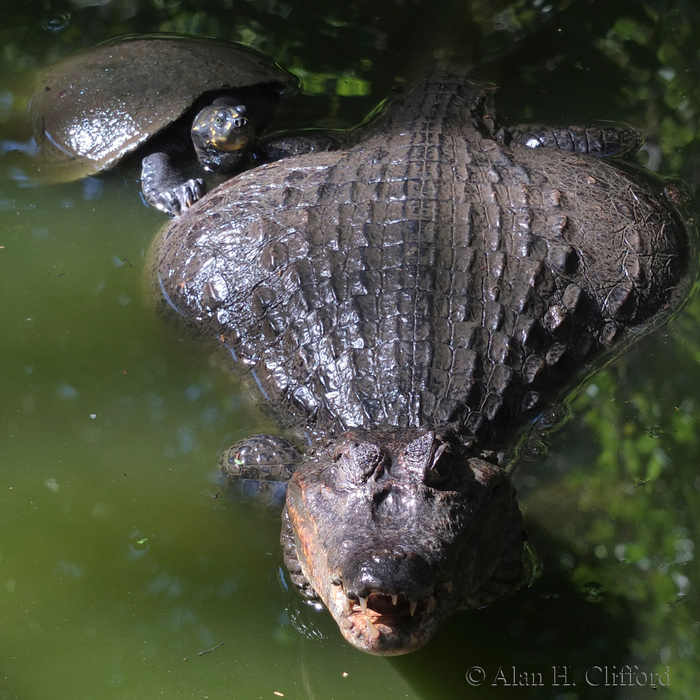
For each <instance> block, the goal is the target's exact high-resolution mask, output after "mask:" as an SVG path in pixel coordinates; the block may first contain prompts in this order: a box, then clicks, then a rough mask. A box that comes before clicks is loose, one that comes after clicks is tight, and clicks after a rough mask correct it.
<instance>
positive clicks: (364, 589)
mask: <svg viewBox="0 0 700 700" xmlns="http://www.w3.org/2000/svg"><path fill="white" fill-rule="evenodd" d="M341 578H342V581H343V585H344V588H345V592H346V595H348V597H350V598H358V599H359V598H367V597H368V596H369V595H370V594H371V593H378V594H383V595H386V596H391V595H398V594H401V593H403V594H404V595H405V596H406V597H407V598H409V599H412V600H417V599H420V598H426V597H428V596H429V595H431V593H432V589H433V587H434V580H435V578H434V572H433V569H432V567H431V565H430V564H429V563H428V562H427V561H426V560H425V559H424V558H423V557H421V556H420V555H419V554H416V553H414V552H409V553H406V552H405V551H404V550H403V549H402V548H401V547H395V548H394V547H391V548H389V547H375V548H374V549H373V551H371V552H367V553H365V552H362V551H360V552H359V553H358V554H356V555H355V556H353V557H352V558H351V559H350V560H349V561H346V562H345V563H344V566H343V568H342V570H341Z"/></svg>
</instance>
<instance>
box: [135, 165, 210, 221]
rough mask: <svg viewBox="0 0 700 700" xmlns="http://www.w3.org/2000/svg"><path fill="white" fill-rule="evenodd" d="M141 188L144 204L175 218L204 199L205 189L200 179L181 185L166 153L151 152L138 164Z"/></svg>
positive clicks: (176, 171)
mask: <svg viewBox="0 0 700 700" xmlns="http://www.w3.org/2000/svg"><path fill="white" fill-rule="evenodd" d="M141 189H142V191H143V195H144V197H145V199H146V201H147V202H148V203H149V204H150V205H151V206H152V207H155V208H156V209H158V210H160V211H162V212H165V213H166V214H170V215H171V216H179V215H180V214H182V212H183V211H185V209H188V208H189V207H191V206H192V205H193V204H194V203H195V202H196V201H197V200H199V199H201V198H202V197H203V196H204V193H205V192H206V190H207V186H206V185H205V183H204V180H202V179H201V178H191V179H189V180H185V181H184V182H183V180H182V175H181V174H180V172H179V171H178V170H177V169H176V168H175V167H173V165H172V164H171V162H170V157H169V156H168V154H166V153H161V152H156V153H151V154H150V155H148V156H146V157H145V158H144V159H143V162H142V165H141Z"/></svg>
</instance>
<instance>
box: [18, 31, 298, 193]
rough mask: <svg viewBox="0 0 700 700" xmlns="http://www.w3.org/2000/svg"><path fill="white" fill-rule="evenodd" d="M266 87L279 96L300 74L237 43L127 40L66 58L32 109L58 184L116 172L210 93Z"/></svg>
mask: <svg viewBox="0 0 700 700" xmlns="http://www.w3.org/2000/svg"><path fill="white" fill-rule="evenodd" d="M256 85H260V86H262V85H264V86H266V87H267V88H268V89H273V90H275V91H277V92H278V93H279V95H280V97H285V96H288V95H291V94H294V93H295V92H296V91H297V89H298V81H297V79H296V77H295V76H293V75H292V74H291V73H289V72H287V71H285V70H284V69H283V68H281V67H280V66H279V65H277V64H276V63H275V62H274V61H273V60H272V59H271V58H270V57H269V56H266V55H264V54H261V53H259V52H257V51H254V50H252V49H249V48H247V47H245V46H242V45H240V44H235V43H232V42H222V41H216V40H214V39H204V38H195V37H182V36H177V35H156V36H137V37H123V38H121V39H116V40H111V41H108V42H106V43H103V44H98V45H97V46H94V47H92V48H90V49H87V50H85V51H80V52H78V53H75V54H73V55H72V56H69V57H68V58H66V59H64V60H63V61H61V62H60V63H58V64H57V65H56V66H54V67H53V68H52V69H51V70H50V71H49V72H48V73H47V74H46V75H45V76H44V77H43V78H42V80H41V83H40V85H39V86H38V87H37V90H36V92H35V94H34V97H33V99H32V102H31V107H30V116H31V120H32V123H33V128H34V137H35V139H36V142H37V145H38V146H39V149H40V153H41V154H42V157H43V159H44V160H45V161H46V162H48V163H51V164H54V165H61V166H65V167H61V168H60V171H61V175H60V179H66V180H70V179H77V178H79V177H83V176H85V175H90V174H92V173H95V172H98V171H100V170H104V169H107V168H110V167H112V166H114V165H115V164H116V163H117V162H118V161H119V160H120V159H122V158H123V157H124V156H126V155H128V154H129V153H132V152H133V151H135V150H136V149H137V148H138V147H139V146H140V145H141V144H143V143H144V142H145V141H147V140H148V139H150V138H151V137H152V136H154V135H155V134H157V133H158V132H160V131H162V130H163V129H165V128H166V127H168V126H169V125H170V124H172V123H173V122H174V121H176V120H177V119H179V118H180V117H181V116H182V115H183V114H185V112H187V110H189V109H190V108H191V107H192V105H193V104H194V102H195V101H196V100H197V99H198V98H199V97H201V96H202V95H204V94H205V93H210V92H211V93H216V92H219V91H225V90H236V89H241V88H247V87H253V86H256Z"/></svg>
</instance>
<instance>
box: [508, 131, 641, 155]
mask: <svg viewBox="0 0 700 700" xmlns="http://www.w3.org/2000/svg"><path fill="white" fill-rule="evenodd" d="M498 139H499V140H501V141H502V142H503V143H505V144H506V145H515V146H527V147H528V148H556V149H558V150H560V151H568V152H569V153H585V154H587V155H589V156H596V157H598V158H607V157H609V156H624V155H629V154H631V153H634V152H635V151H637V150H638V149H639V147H640V146H641V145H642V137H641V135H640V134H639V132H638V131H636V130H635V129H633V128H632V127H627V126H622V125H618V124H605V125H600V126H562V127H551V126H542V125H539V124H520V125H517V126H514V127H512V128H509V129H501V130H500V131H499V132H498Z"/></svg>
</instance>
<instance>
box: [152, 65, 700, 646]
mask: <svg viewBox="0 0 700 700" xmlns="http://www.w3.org/2000/svg"><path fill="white" fill-rule="evenodd" d="M492 95H493V88H492V87H489V86H484V85H479V84H474V83H472V82H470V81H469V80H468V79H467V78H466V77H465V74H463V73H462V72H455V71H451V70H449V69H440V68H435V69H433V70H432V71H431V72H430V73H429V74H428V75H427V77H425V78H424V79H423V80H421V81H420V82H418V83H416V85H415V86H414V87H413V88H411V89H408V90H406V91H405V92H404V93H403V94H401V95H400V96H398V97H397V98H396V99H394V101H393V102H391V104H390V105H389V106H388V107H387V108H386V109H385V110H384V111H383V113H381V114H380V115H379V116H378V117H377V118H375V120H374V121H373V122H371V123H370V124H369V125H368V126H365V127H363V128H361V129H359V130H358V131H357V132H356V133H355V134H354V135H353V136H352V137H351V139H350V143H349V144H348V145H346V146H344V147H343V148H342V149H341V150H336V151H331V152H313V153H309V154H306V155H300V156H295V157H290V158H285V159H282V160H280V161H278V162H274V163H270V164H268V165H263V166H262V167H259V168H256V169H254V170H251V171H248V172H246V173H243V174H241V175H240V176H238V177H236V178H234V179H232V180H230V181H228V182H226V183H225V184H223V185H222V186H220V187H219V188H218V189H216V190H214V191H213V192H211V193H210V194H209V195H208V196H207V197H206V198H204V199H203V200H202V201H200V202H198V203H197V204H196V205H195V206H194V207H192V209H190V210H189V211H188V212H186V213H185V214H184V215H182V216H181V217H180V218H179V219H176V220H175V221H173V222H172V223H171V224H170V225H169V226H168V227H167V228H166V229H165V230H164V232H163V233H162V234H161V235H160V237H159V240H158V242H157V247H156V253H155V257H156V262H155V275H154V276H155V279H156V280H157V282H156V284H157V285H159V290H160V294H161V300H162V301H161V304H162V306H163V307H164V308H165V307H167V308H169V309H175V310H176V311H177V312H178V314H180V315H181V316H184V317H185V318H187V319H191V320H192V321H194V322H195V323H196V324H197V325H198V326H199V328H200V329H201V330H202V331H204V332H205V333H206V334H210V335H211V336H213V337H216V338H218V339H219V340H220V342H221V343H223V345H224V346H226V348H227V349H228V350H229V351H230V353H231V354H232V355H233V357H234V359H236V360H237V362H239V363H241V364H242V365H244V366H245V367H247V368H249V370H250V375H251V376H252V377H253V378H254V379H255V382H256V383H257V385H258V387H259V392H260V394H262V397H263V398H264V399H265V400H267V401H268V402H270V403H271V405H273V406H274V407H275V409H276V411H277V413H278V415H279V416H280V419H281V421H282V422H283V424H284V425H285V426H286V428H287V430H288V431H289V433H288V435H289V436H290V437H292V439H293V440H295V441H296V443H297V444H301V442H302V440H300V439H299V436H304V441H305V442H306V447H305V448H304V449H303V451H302V454H303V456H301V457H299V456H298V455H299V453H298V452H297V451H296V448H295V447H294V446H293V445H292V443H291V442H289V441H287V440H285V439H282V438H272V437H270V436H256V437H255V438H252V439H250V440H248V441H244V442H243V443H241V444H239V445H237V446H234V448H232V450H231V451H230V452H229V453H228V454H227V456H226V457H225V459H224V462H225V464H224V467H225V469H226V470H228V471H231V470H234V471H237V472H238V473H239V475H243V476H250V475H251V474H253V475H258V474H260V472H262V473H263V474H267V475H268V476H269V475H272V476H273V477H276V478H280V477H285V476H289V475H290V474H292V472H293V475H292V476H291V480H290V481H289V485H288V489H287V495H286V505H285V508H284V515H283V526H282V536H281V541H282V545H283V549H284V559H285V562H286V565H287V567H288V568H289V570H290V572H291V578H292V580H293V581H294V583H295V584H296V585H297V587H298V588H299V589H300V590H301V592H302V593H303V595H305V596H306V597H307V598H309V599H312V600H318V599H320V600H321V601H322V602H323V603H324V605H325V606H326V607H327V608H328V610H329V611H330V613H331V614H332V615H333V617H334V618H335V620H336V621H337V623H338V625H339V628H340V630H341V632H342V634H343V635H344V636H345V638H346V639H347V640H348V641H349V642H350V643H351V644H353V645H354V646H356V647H357V648H359V649H362V650H364V651H367V652H370V653H373V654H384V655H392V654H403V653H406V652H409V651H412V650H414V649H416V648H418V647H420V646H421V645H423V644H424V643H425V642H426V641H428V640H429V639H431V638H432V637H433V635H434V633H435V631H436V630H437V629H438V628H439V627H440V625H441V624H442V623H443V622H444V621H445V620H446V619H447V618H448V617H449V616H450V615H451V614H452V613H453V612H454V611H455V610H457V609H458V608H460V607H478V606H482V605H485V604H487V603H490V602H493V601H495V600H497V599H499V598H502V597H504V596H506V595H508V594H510V593H511V592H513V591H514V590H516V589H517V588H518V587H519V586H520V585H522V584H523V582H528V581H529V580H530V578H531V574H532V555H531V552H530V551H529V549H528V547H527V546H526V545H525V536H524V533H523V525H522V518H521V514H520V511H519V508H518V505H517V502H516V498H515V491H514V489H513V487H512V485H511V483H510V480H509V477H508V475H507V473H506V471H505V468H504V466H507V456H508V455H509V454H512V453H513V451H514V449H515V448H516V447H517V444H518V441H519V440H521V439H522V437H523V435H524V434H525V433H526V431H527V429H528V426H530V425H531V424H532V422H533V421H534V420H536V419H537V417H538V416H539V415H541V414H542V413H543V412H544V411H546V410H548V409H549V408H550V407H551V406H552V405H553V404H554V403H555V402H557V401H561V400H563V398H564V397H565V396H566V393H567V392H568V391H570V390H571V388H572V386H574V385H575V384H576V383H577V382H580V381H581V380H582V379H583V378H584V376H585V375H586V374H587V373H589V372H591V371H593V370H594V369H595V368H598V367H600V366H601V365H602V364H603V363H604V362H606V361H607V360H608V359H610V357H611V356H612V355H614V354H616V353H618V352H619V351H621V350H622V349H623V348H625V347H627V346H628V345H629V344H630V343H631V342H632V341H633V340H634V339H635V338H637V337H638V336H640V334H642V333H643V332H645V331H647V330H649V329H650V328H652V327H654V326H656V325H658V323H659V322H661V321H662V320H664V319H666V318H668V317H669V315H670V314H671V313H672V312H673V311H674V310H676V309H677V308H678V306H679V304H680V302H681V301H682V300H683V298H684V296H685V295H686V293H687V291H688V288H689V285H690V283H691V278H692V276H693V274H694V263H693V260H694V246H693V243H692V239H691V237H690V235H689V232H688V229H687V227H686V225H685V224H684V222H683V220H682V218H681V215H680V214H679V213H678V211H677V209H676V206H675V204H674V203H673V202H672V201H670V199H669V198H667V197H666V196H665V194H664V193H663V187H662V186H661V184H660V183H659V182H657V181H655V180H653V179H652V178H651V177H650V176H648V175H646V174H643V173H642V172H640V171H639V170H638V169H636V168H634V167H633V166H629V165H623V164H621V163H619V162H615V161H611V160H610V159H608V158H601V157H596V156H606V155H607V154H609V153H610V152H612V151H614V150H620V148H618V146H620V147H621V148H622V150H624V148H625V143H626V142H627V139H626V134H627V135H628V134H629V132H626V131H625V130H624V129H619V130H616V129H614V128H611V129H603V130H596V129H594V128H589V129H586V128H583V129H575V128H571V129H568V128H562V129H551V130H542V129H539V130H538V129H532V130H527V129H524V130H513V131H512V132H509V131H508V130H507V129H502V128H499V125H498V124H497V123H496V121H495V118H494V115H493V111H492V106H491V101H492V100H491V97H492ZM610 144H612V146H611V145H610ZM616 144H617V145H616Z"/></svg>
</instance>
